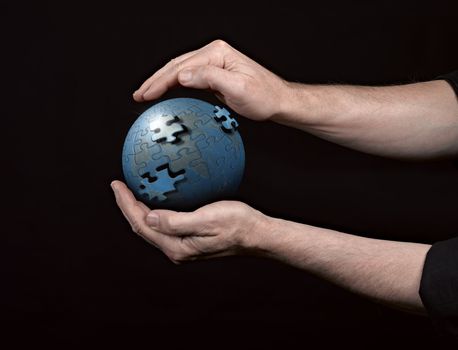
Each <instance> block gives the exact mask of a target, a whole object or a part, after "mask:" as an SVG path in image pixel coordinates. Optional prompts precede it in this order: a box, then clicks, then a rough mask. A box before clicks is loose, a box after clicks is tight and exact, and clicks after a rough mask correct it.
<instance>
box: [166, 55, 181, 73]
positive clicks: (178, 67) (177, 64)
mask: <svg viewBox="0 0 458 350" xmlns="http://www.w3.org/2000/svg"><path fill="white" fill-rule="evenodd" d="M169 65H170V66H172V67H173V69H174V70H176V71H180V70H181V68H182V67H183V64H182V63H181V62H180V61H179V60H178V59H177V58H172V59H171V60H170V62H169Z"/></svg>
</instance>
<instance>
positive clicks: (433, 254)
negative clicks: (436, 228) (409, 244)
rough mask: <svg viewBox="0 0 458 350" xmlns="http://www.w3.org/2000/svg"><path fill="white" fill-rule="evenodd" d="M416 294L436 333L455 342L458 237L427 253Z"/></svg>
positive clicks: (457, 301)
mask: <svg viewBox="0 0 458 350" xmlns="http://www.w3.org/2000/svg"><path fill="white" fill-rule="evenodd" d="M419 292H420V297H421V300H422V301H423V305H424V306H425V308H426V310H427V311H428V314H429V316H430V317H431V319H432V321H433V323H434V325H435V326H436V328H437V330H438V332H439V333H440V334H442V335H443V336H445V338H448V339H450V340H451V339H454V340H455V341H458V237H456V238H452V239H449V240H446V241H441V242H437V243H435V244H434V245H433V246H432V247H431V249H430V250H429V251H428V254H427V255H426V260H425V264H424V267H423V275H422V278H421V283H420V291H419Z"/></svg>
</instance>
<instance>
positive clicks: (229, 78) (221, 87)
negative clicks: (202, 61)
mask: <svg viewBox="0 0 458 350" xmlns="http://www.w3.org/2000/svg"><path fill="white" fill-rule="evenodd" d="M178 81H179V83H180V84H181V85H183V86H185V87H190V88H195V89H211V90H213V91H218V92H220V93H221V94H222V95H225V96H236V95H239V94H240V86H241V84H240V83H241V77H240V75H239V74H238V73H235V72H230V71H228V70H226V69H223V68H219V67H216V66H212V65H205V66H197V67H190V68H185V69H183V70H182V71H180V72H179V73H178Z"/></svg>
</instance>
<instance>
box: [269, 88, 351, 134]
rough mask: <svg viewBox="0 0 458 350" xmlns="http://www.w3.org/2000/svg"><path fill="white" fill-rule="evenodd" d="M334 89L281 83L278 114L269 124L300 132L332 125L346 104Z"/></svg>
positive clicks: (345, 109)
mask: <svg viewBox="0 0 458 350" xmlns="http://www.w3.org/2000/svg"><path fill="white" fill-rule="evenodd" d="M339 92H340V88H339V87H338V86H334V85H311V84H301V83H292V82H285V89H284V92H283V93H282V96H283V98H282V102H281V103H280V108H279V110H280V112H279V113H277V114H275V115H274V116H272V118H271V120H272V121H275V122H277V123H280V124H284V125H287V126H293V127H297V128H300V129H306V130H308V129H312V130H313V129H320V128H321V127H326V126H329V125H332V124H333V122H334V120H335V118H336V117H338V116H339V115H341V114H342V113H345V112H346V111H347V109H348V108H347V107H348V106H347V104H348V103H347V102H346V101H345V99H343V98H342V96H341V94H340V93H339Z"/></svg>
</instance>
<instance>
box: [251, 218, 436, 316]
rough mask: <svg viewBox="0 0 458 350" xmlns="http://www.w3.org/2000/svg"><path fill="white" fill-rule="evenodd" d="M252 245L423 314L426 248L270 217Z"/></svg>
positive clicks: (423, 245)
mask: <svg viewBox="0 0 458 350" xmlns="http://www.w3.org/2000/svg"><path fill="white" fill-rule="evenodd" d="M255 237H256V238H254V239H253V240H252V241H251V245H252V246H253V247H254V249H255V250H256V251H258V252H260V254H261V255H263V256H267V257H271V258H275V259H277V260H280V261H283V262H285V263H288V264H290V265H293V266H296V267H298V268H300V269H303V270H305V271H307V272H310V273H312V274H314V275H316V276H319V277H321V278H323V279H325V280H328V281H330V282H332V283H334V284H336V285H338V286H341V287H344V288H346V289H348V290H351V291H353V292H355V293H358V294H361V295H364V296H367V297H369V298H371V299H374V300H377V301H380V302H383V303H386V304H389V305H391V306H395V307H398V308H401V309H404V310H406V311H411V312H423V305H422V302H421V299H420V296H419V293H418V291H419V286H420V279H421V274H422V269H423V264H424V260H425V257H426V253H427V251H428V250H429V248H430V246H429V245H425V244H417V243H407V242H394V241H384V240H377V239H370V238H364V237H359V236H355V235H350V234H345V233H341V232H337V231H332V230H328V229H322V228H318V227H313V226H308V225H303V224H299V223H294V222H291V221H286V220H281V219H273V218H267V219H266V221H265V222H264V224H262V225H261V226H260V229H259V230H258V231H257V233H256V234H255Z"/></svg>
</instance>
